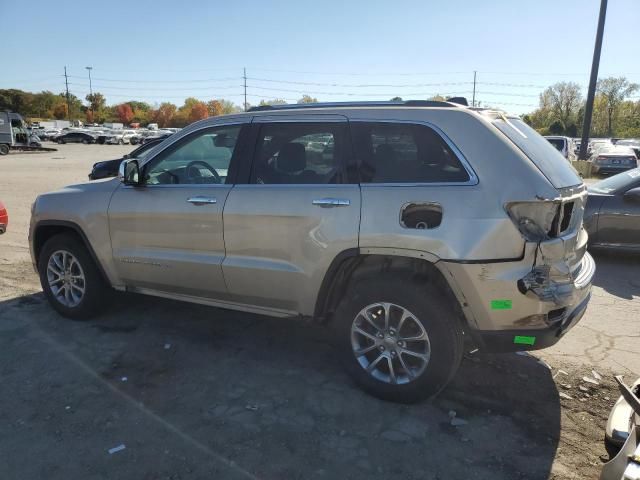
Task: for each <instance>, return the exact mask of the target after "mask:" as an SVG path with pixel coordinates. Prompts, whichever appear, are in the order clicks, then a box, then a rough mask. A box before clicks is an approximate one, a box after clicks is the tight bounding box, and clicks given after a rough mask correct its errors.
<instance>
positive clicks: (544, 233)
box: [506, 201, 560, 242]
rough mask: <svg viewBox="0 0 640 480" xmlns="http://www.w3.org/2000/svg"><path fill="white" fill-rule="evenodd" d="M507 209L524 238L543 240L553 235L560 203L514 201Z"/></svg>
mask: <svg viewBox="0 0 640 480" xmlns="http://www.w3.org/2000/svg"><path fill="white" fill-rule="evenodd" d="M506 210H507V214H508V215H509V218H511V221H512V222H513V223H514V224H515V226H516V227H517V228H518V230H519V231H520V233H521V234H522V235H523V236H524V238H526V239H527V240H528V241H530V242H541V241H543V240H546V239H548V238H550V237H551V235H552V230H553V226H554V223H555V222H554V221H555V220H556V218H557V217H559V214H560V203H559V202H551V201H538V202H513V203H508V204H507V205H506Z"/></svg>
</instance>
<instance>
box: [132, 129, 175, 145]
mask: <svg viewBox="0 0 640 480" xmlns="http://www.w3.org/2000/svg"><path fill="white" fill-rule="evenodd" d="M171 135H173V133H171V132H163V133H158V132H155V133H154V134H152V135H148V136H146V137H142V138H141V139H140V141H139V143H140V144H142V145H144V144H145V143H148V142H153V141H156V140H164V139H166V138H169V137H170V136H171Z"/></svg>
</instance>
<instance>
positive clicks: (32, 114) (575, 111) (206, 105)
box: [0, 77, 640, 137]
mask: <svg viewBox="0 0 640 480" xmlns="http://www.w3.org/2000/svg"><path fill="white" fill-rule="evenodd" d="M638 90H640V86H639V85H638V84H635V83H631V82H629V80H628V79H626V78H624V77H609V78H603V79H600V80H599V81H598V84H597V89H596V97H595V101H594V108H593V118H592V126H591V136H592V137H640V100H637V101H634V100H633V99H632V97H633V94H634V93H636V92H637V91H638ZM400 99H401V98H400V97H394V98H393V99H392V100H400ZM432 99H438V100H444V98H443V97H441V96H439V95H438V96H435V97H433V98H432ZM85 100H86V103H87V104H86V105H85V104H84V103H83V102H82V101H81V100H80V99H79V98H78V97H76V96H75V95H72V94H69V98H68V99H67V96H66V95H65V93H59V94H55V93H53V92H50V91H43V92H40V93H31V92H25V91H22V90H16V89H9V90H0V110H11V111H14V112H18V113H20V114H21V115H22V116H23V117H25V118H27V119H28V120H37V119H51V118H55V119H71V120H83V121H86V122H88V123H104V122H121V123H124V124H127V125H129V124H131V123H140V124H142V125H146V124H148V123H157V124H158V125H159V126H160V127H184V126H186V125H188V124H190V123H192V122H195V121H197V120H201V119H203V118H207V117H212V116H217V115H224V114H229V113H236V112H240V111H242V108H241V107H240V106H238V105H236V104H234V103H233V102H230V101H228V100H224V99H212V100H209V101H207V102H204V101H201V100H198V99H197V98H193V97H189V98H187V99H186V100H185V101H184V104H183V105H181V106H178V105H175V104H173V103H170V102H162V103H160V104H159V105H155V106H152V105H150V104H149V103H146V102H140V101H137V100H131V101H128V102H123V103H120V104H116V105H111V106H108V105H107V101H106V98H105V96H104V95H103V94H102V93H100V92H95V93H93V94H90V95H87V96H86V97H85ZM317 101H318V100H317V99H316V98H314V97H311V96H309V95H303V96H302V98H300V99H299V100H298V103H315V102H317ZM285 103H287V102H286V101H285V100H283V99H279V98H275V99H272V100H262V101H260V103H259V105H260V106H263V105H277V104H285ZM486 106H490V103H489V104H487V105H486ZM248 107H250V105H247V108H248ZM584 108H585V102H584V98H583V95H582V89H581V86H580V85H579V84H577V83H574V82H559V83H555V84H553V85H551V86H549V87H547V88H546V89H545V90H544V91H543V92H542V93H541V94H540V103H539V107H538V108H537V109H536V110H534V111H533V112H530V113H527V114H525V115H523V116H522V118H523V120H524V121H525V122H527V123H528V124H529V125H531V126H532V127H533V128H535V129H536V130H537V131H538V132H540V133H541V134H543V135H548V134H552V135H567V136H570V137H577V136H579V135H580V134H581V132H582V123H583V120H584Z"/></svg>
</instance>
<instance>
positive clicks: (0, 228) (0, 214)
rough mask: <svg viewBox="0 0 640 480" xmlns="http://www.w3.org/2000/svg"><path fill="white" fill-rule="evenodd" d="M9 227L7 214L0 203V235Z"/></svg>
mask: <svg viewBox="0 0 640 480" xmlns="http://www.w3.org/2000/svg"><path fill="white" fill-rule="evenodd" d="M8 225H9V214H8V213H7V209H6V207H5V206H4V204H3V203H2V202H0V235H1V234H3V233H4V232H6V231H7V226H8Z"/></svg>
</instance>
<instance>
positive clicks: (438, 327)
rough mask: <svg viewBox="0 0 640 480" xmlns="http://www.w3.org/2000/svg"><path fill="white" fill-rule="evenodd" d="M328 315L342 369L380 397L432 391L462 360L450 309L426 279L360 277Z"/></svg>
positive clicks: (417, 396) (418, 396) (413, 396)
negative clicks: (331, 317) (332, 314)
mask: <svg viewBox="0 0 640 480" xmlns="http://www.w3.org/2000/svg"><path fill="white" fill-rule="evenodd" d="M334 319H335V328H336V335H337V337H336V341H337V346H338V350H339V355H340V357H341V359H342V363H343V364H344V366H345V368H346V370H347V372H348V373H349V374H350V375H351V376H352V377H353V379H354V380H355V381H356V383H357V384H358V385H360V386H361V387H362V388H363V389H364V390H366V391H367V392H368V393H370V394H371V395H373V396H376V397H378V398H381V399H383V400H391V401H396V402H403V403H411V402H416V401H419V400H422V399H425V398H428V397H430V396H433V395H436V394H437V393H439V392H440V391H441V390H442V389H443V388H444V387H445V386H446V385H447V383H449V381H450V380H451V379H452V378H453V376H454V375H455V373H456V371H457V369H458V366H459V365H460V361H461V360H462V353H463V338H462V331H461V328H460V321H459V319H458V318H457V313H456V310H455V309H454V308H452V307H451V305H450V302H448V296H447V295H443V294H442V292H441V291H439V290H438V289H437V287H436V286H435V285H433V284H431V283H424V282H415V281H413V280H411V279H410V278H409V277H408V276H407V277H405V276H403V275H394V274H388V275H386V276H384V275H382V276H380V277H379V278H378V277H375V278H365V279H363V280H360V281H358V282H357V283H356V284H355V285H353V286H352V287H350V288H349V290H348V292H347V293H346V294H345V296H344V297H343V299H342V301H341V303H340V304H339V306H338V308H337V310H336V312H335V317H334Z"/></svg>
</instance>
